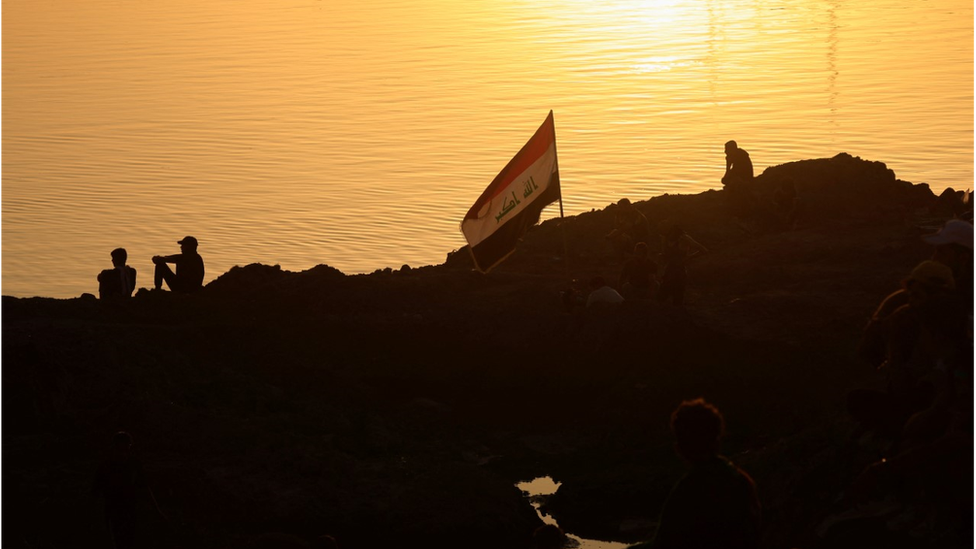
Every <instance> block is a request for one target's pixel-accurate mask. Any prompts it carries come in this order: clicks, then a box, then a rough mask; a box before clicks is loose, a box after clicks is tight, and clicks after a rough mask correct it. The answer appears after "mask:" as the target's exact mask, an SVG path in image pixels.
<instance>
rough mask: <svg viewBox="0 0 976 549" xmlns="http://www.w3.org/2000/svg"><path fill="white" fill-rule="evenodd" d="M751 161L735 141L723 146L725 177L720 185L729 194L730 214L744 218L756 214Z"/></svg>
mask: <svg viewBox="0 0 976 549" xmlns="http://www.w3.org/2000/svg"><path fill="white" fill-rule="evenodd" d="M753 179H754V177H753V173H752V160H751V159H750V158H749V153H747V152H746V151H745V150H744V149H740V148H739V146H738V145H737V144H736V142H735V141H729V142H728V143H726V144H725V175H723V176H722V185H723V186H724V187H725V190H726V191H727V192H728V193H729V194H728V196H729V202H730V204H731V206H732V213H733V215H736V216H738V217H742V218H746V217H750V216H752V214H754V213H755V212H756V208H757V199H756V195H755V193H754V189H753V188H752V187H753V184H752V183H753Z"/></svg>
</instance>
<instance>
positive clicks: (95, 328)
mask: <svg viewBox="0 0 976 549" xmlns="http://www.w3.org/2000/svg"><path fill="white" fill-rule="evenodd" d="M789 179H792V180H793V182H794V183H795V186H796V189H797V191H798V196H799V202H798V204H799V206H800V209H799V214H798V217H797V219H796V222H795V223H793V222H792V221H789V220H786V218H785V216H784V214H783V212H781V211H777V209H776V207H775V206H774V205H773V199H774V196H775V193H776V190H777V189H778V188H779V187H780V185H781V184H782V183H783V182H784V181H786V180H789ZM755 190H756V193H757V195H758V196H759V197H760V206H759V207H758V209H757V210H756V212H755V213H754V214H753V215H750V216H746V217H742V216H739V217H734V216H733V215H732V211H731V210H730V204H729V199H728V198H729V197H728V196H727V191H708V192H704V193H701V194H697V195H665V196H659V197H654V198H651V199H649V200H641V197H630V198H631V200H632V201H634V203H635V205H636V206H637V208H638V209H639V210H640V211H642V212H643V213H644V214H645V215H646V216H647V217H648V218H649V219H650V220H651V222H652V224H654V225H655V226H658V225H659V224H661V223H665V224H667V223H678V224H680V225H681V226H682V227H683V228H684V229H685V230H686V231H687V232H688V233H689V234H690V235H692V236H693V237H694V238H695V239H696V240H697V241H699V242H700V243H702V244H703V245H704V246H706V247H707V248H708V249H709V253H707V254H705V255H703V256H700V257H697V258H695V259H694V261H693V262H692V263H691V265H690V266H689V289H688V293H687V297H686V306H685V307H684V308H683V309H679V308H675V307H671V306H664V305H659V304H656V303H630V302H627V303H624V304H623V305H622V306H620V307H619V308H617V309H614V310H607V311H587V310H585V309H581V308H575V309H571V308H569V307H568V306H567V305H566V303H565V302H564V299H563V292H565V291H566V290H568V289H569V288H572V287H577V288H582V283H583V281H586V280H588V279H590V278H591V277H593V276H596V275H599V276H603V277H605V278H606V279H607V280H609V281H611V282H613V281H616V280H617V276H618V275H619V271H620V268H621V263H620V261H621V258H620V257H618V256H616V255H615V254H614V253H613V251H612V250H611V249H610V248H609V247H608V244H607V240H606V239H605V235H606V234H607V233H608V232H609V231H610V230H611V229H612V226H613V217H614V213H615V209H616V208H617V206H615V205H609V206H608V207H607V208H605V209H603V210H600V211H591V212H587V213H583V214H580V215H577V216H573V217H568V218H565V219H554V220H549V221H547V222H545V223H542V224H541V225H538V226H536V227H534V228H533V229H532V230H530V232H529V233H528V234H527V235H526V237H525V239H524V241H523V242H522V244H521V245H520V246H519V248H518V250H517V251H516V252H515V254H513V255H512V256H511V257H510V258H509V259H508V260H507V261H506V262H505V263H503V264H502V265H501V266H500V267H499V268H497V269H496V270H494V271H492V272H491V273H490V274H488V275H484V274H480V273H477V272H475V271H473V270H472V265H471V262H470V259H469V257H468V254H467V251H466V250H460V251H458V252H455V253H452V254H449V256H448V257H447V259H446V261H445V263H444V264H442V265H436V266H428V267H421V268H410V267H407V266H404V267H403V268H401V269H397V270H390V269H387V270H383V271H377V272H375V273H372V274H369V275H356V276H346V275H344V274H343V273H341V272H339V271H337V270H335V269H333V268H331V267H328V266H327V265H320V266H318V267H316V268H313V269H310V270H308V271H304V272H288V271H283V270H281V269H280V268H278V267H276V266H266V265H257V264H255V265H247V266H243V267H235V268H233V269H231V270H230V271H229V272H227V273H225V274H224V275H222V276H220V277H219V278H217V279H216V280H214V281H213V282H211V283H210V284H208V285H207V286H206V287H205V288H204V290H203V291H202V292H200V293H199V294H196V295H192V296H185V295H177V294H172V293H169V292H156V291H140V292H139V293H138V294H137V295H136V296H134V297H133V298H132V299H130V300H128V301H126V302H124V303H108V302H100V301H98V300H96V299H94V298H93V297H91V296H83V297H80V298H77V299H68V300H55V299H44V298H31V299H15V298H10V297H4V298H3V303H2V305H3V309H2V311H3V346H2V353H3V356H2V358H3V378H2V383H3V399H4V411H5V414H4V421H3V434H2V439H3V467H4V468H3V477H4V478H3V480H4V487H3V498H4V503H6V505H5V506H4V511H3V518H4V528H3V540H4V545H5V546H7V547H89V546H92V547H95V546H105V543H106V541H105V540H106V539H107V538H106V535H107V534H106V532H105V530H104V526H103V525H102V522H101V514H100V505H101V502H100V500H98V499H97V498H95V497H94V496H93V495H92V494H91V493H90V489H91V483H92V479H93V475H94V472H95V469H96V468H97V466H98V463H99V461H100V460H101V459H102V458H103V457H104V455H105V451H106V448H107V446H108V444H109V441H110V439H111V435H112V434H113V433H114V432H115V431H117V430H119V429H125V430H127V431H129V432H131V433H132V435H133V437H134V439H135V448H136V449H137V451H138V454H139V456H140V458H141V460H142V462H143V463H144V466H145V469H146V472H147V475H148V478H149V482H150V485H151V487H152V489H153V492H154V494H155V497H156V499H157V501H158V504H159V507H160V508H161V509H162V510H163V512H164V513H165V514H166V515H167V517H168V521H167V520H163V519H162V518H160V517H159V516H158V515H156V514H155V512H154V511H153V510H152V508H151V504H148V503H147V506H146V507H145V509H142V513H141V515H142V517H143V518H142V524H141V529H142V535H141V538H140V539H141V543H140V546H143V547H168V548H172V547H255V546H258V545H259V540H260V539H262V538H261V535H262V534H266V533H269V532H283V533H287V534H291V535H294V536H296V537H298V538H302V539H304V540H312V539H313V538H314V537H315V536H316V535H319V534H331V535H333V536H335V537H336V538H337V539H338V540H339V545H340V547H342V548H343V549H355V548H372V547H386V546H393V545H394V544H397V546H409V547H429V548H438V547H445V548H446V547H461V546H463V547H468V548H475V549H477V548H486V549H487V548H492V549H496V548H497V549H501V548H510V549H518V548H520V547H528V546H530V543H531V533H532V531H533V529H534V528H535V527H537V526H538V525H540V524H541V522H540V520H539V518H538V517H537V515H536V513H535V511H534V510H533V509H532V507H531V506H530V505H529V502H528V501H527V500H526V498H524V497H523V496H522V494H521V493H520V491H519V490H518V489H517V488H516V487H515V484H516V482H518V481H520V480H527V479H530V478H533V477H536V476H543V475H550V476H552V477H554V478H555V479H556V480H558V481H560V482H562V487H561V488H560V490H559V492H558V493H557V494H556V496H554V497H552V498H551V499H550V500H549V501H548V503H547V508H548V509H549V511H550V512H551V513H553V514H554V516H556V517H557V518H558V520H559V521H560V524H561V525H562V526H563V527H564V528H565V529H567V530H569V531H571V532H573V533H576V534H578V535H581V536H584V537H594V538H602V539H615V540H620V541H631V540H636V539H641V538H642V537H644V536H646V535H647V534H648V533H649V532H650V531H651V530H652V528H653V523H652V521H653V519H654V517H655V516H656V513H657V512H658V511H659V509H660V506H661V503H662V502H663V498H664V497H665V496H666V494H667V490H668V489H669V487H670V486H671V484H672V483H673V482H674V481H675V480H676V479H677V478H678V476H679V475H680V474H681V464H680V463H679V462H678V460H677V458H676V457H674V455H673V453H672V451H671V441H670V439H669V433H668V425H667V421H668V414H669V413H670V411H671V410H672V409H673V408H674V407H675V406H676V405H677V404H678V403H679V402H680V401H681V400H683V399H686V398H692V397H698V396H703V397H705V398H706V399H708V400H709V401H711V402H714V403H715V404H716V405H718V406H719V407H720V408H721V409H722V410H723V412H724V413H725V416H726V420H727V423H728V436H727V439H726V442H725V448H724V449H725V453H726V454H728V455H730V456H732V457H733V459H735V461H736V462H737V463H739V464H740V465H741V466H742V467H743V468H744V469H746V470H747V471H749V472H750V474H752V476H753V477H754V478H755V480H756V481H757V484H758V486H759V491H760V496H761V498H762V500H763V504H764V506H765V513H766V515H765V516H766V531H765V533H764V539H765V544H766V545H767V546H768V547H783V548H787V547H793V546H796V545H798V544H799V543H801V542H802V541H803V539H805V538H804V536H807V535H809V531H810V529H811V528H812V525H813V523H814V520H815V518H816V517H817V516H818V513H821V512H823V511H824V509H826V507H827V506H828V505H829V503H830V501H831V498H832V497H833V496H836V494H837V491H839V490H840V489H842V488H843V486H844V483H845V482H847V481H849V480H850V475H851V474H853V473H852V472H851V471H848V470H844V469H843V468H839V467H832V466H829V464H830V463H831V462H830V456H832V455H833V452H835V451H836V449H837V448H838V445H839V444H841V443H842V442H843V440H844V438H845V437H846V436H847V434H848V433H849V429H850V427H851V424H850V421H849V420H848V418H847V416H846V414H845V409H844V398H845V395H846V392H847V391H848V390H849V389H851V388H854V387H859V386H867V385H871V384H874V383H876V382H877V381H878V380H876V379H875V377H874V376H875V373H874V372H872V371H870V370H869V369H868V368H867V367H866V366H864V365H862V364H861V363H859V362H858V361H857V359H856V358H855V356H854V348H855V345H856V342H857V340H858V337H859V334H860V330H861V328H862V327H863V325H864V323H865V321H866V319H867V318H868V316H869V315H870V313H871V312H872V310H873V308H874V307H875V305H876V304H877V303H878V302H879V301H880V300H881V299H882V298H883V297H884V296H885V295H886V294H887V293H888V292H890V291H892V290H893V289H895V288H897V287H898V284H899V281H900V280H901V279H902V278H904V277H905V276H906V275H907V274H908V273H909V272H910V271H911V269H912V267H913V266H914V265H915V264H917V263H918V262H919V261H920V260H922V259H925V258H926V257H927V256H928V255H930V253H931V250H930V249H929V248H928V247H927V246H926V245H925V244H924V243H922V242H921V240H920V239H919V236H920V235H921V234H924V233H926V232H932V231H933V230H935V229H937V228H938V227H939V226H940V225H941V223H942V221H944V219H945V218H947V217H949V216H950V215H951V212H949V211H947V210H944V209H940V208H941V204H942V203H941V202H940V200H939V199H938V198H937V197H936V196H934V195H933V193H932V192H931V191H930V190H929V189H928V188H927V187H926V186H924V185H913V184H911V183H908V182H904V181H900V180H898V179H897V178H896V177H895V175H894V173H893V172H892V171H891V170H888V169H887V168H886V167H885V165H884V164H881V163H878V162H868V161H864V160H861V159H859V158H856V157H852V156H850V155H847V154H840V155H838V156H836V157H834V158H830V159H817V160H804V161H799V162H794V163H790V164H785V165H782V166H776V167H772V168H769V169H767V170H766V171H765V172H764V173H763V174H761V175H760V176H759V177H758V178H757V180H756V189H755Z"/></svg>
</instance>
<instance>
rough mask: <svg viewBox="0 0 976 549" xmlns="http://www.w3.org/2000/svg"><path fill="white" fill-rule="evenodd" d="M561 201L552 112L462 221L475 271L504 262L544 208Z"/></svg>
mask: <svg viewBox="0 0 976 549" xmlns="http://www.w3.org/2000/svg"><path fill="white" fill-rule="evenodd" d="M559 198H560V194H559V166H558V164H557V162H556V127H555V126H554V125H553V122H552V111H549V116H547V117H546V121H545V122H543V123H542V125H541V126H539V129H538V130H536V132H535V135H533V136H532V139H529V142H528V143H526V144H525V146H524V147H522V150H520V151H519V152H518V154H516V155H515V157H514V158H512V160H510V161H509V162H508V164H507V165H506V166H505V167H504V168H503V169H502V171H501V172H499V173H498V175H497V176H495V179H494V181H492V182H491V185H488V188H487V189H485V192H483V193H481V196H479V197H478V200H477V201H476V202H475V203H474V206H471V209H470V210H468V213H467V214H465V216H464V220H463V221H461V232H462V233H464V238H465V239H466V240H467V241H468V247H469V249H470V250H471V257H472V258H473V259H474V264H475V267H477V268H478V270H479V271H481V272H483V273H487V272H488V271H490V270H491V269H492V268H493V267H495V266H496V265H498V264H499V263H501V262H502V261H504V260H505V258H506V257H508V256H509V255H510V254H511V253H512V252H514V251H515V244H516V243H517V242H518V241H519V240H521V238H522V235H524V234H525V231H527V230H529V227H531V226H532V225H535V224H536V223H537V222H538V221H539V215H540V214H541V213H542V209H543V208H545V207H546V206H548V205H549V204H552V203H553V202H555V201H556V200H558V199H559Z"/></svg>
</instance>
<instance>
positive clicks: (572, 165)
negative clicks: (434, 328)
mask: <svg viewBox="0 0 976 549" xmlns="http://www.w3.org/2000/svg"><path fill="white" fill-rule="evenodd" d="M2 21H3V65H2V66H3V103H2V104H3V186H2V191H3V193H2V196H3V212H2V213H3V216H2V219H3V248H2V252H3V257H2V259H3V277H2V292H3V294H5V295H15V296H33V295H43V296H52V297H71V296H77V295H79V294H81V293H82V292H93V293H94V292H95V291H96V289H97V285H96V283H95V275H96V274H97V272H98V271H99V270H100V269H103V268H108V267H109V266H110V259H109V252H110V251H111V249H112V248H115V247H117V246H124V247H126V248H127V249H128V251H129V258H130V259H129V263H130V264H131V265H133V266H134V267H135V268H136V269H138V270H139V276H140V280H139V282H140V284H139V285H140V286H146V285H149V284H151V280H150V279H151V274H152V273H151V271H152V264H151V262H150V261H149V258H150V257H151V256H152V255H154V254H168V253H176V252H177V251H178V246H177V244H176V241H177V240H179V239H180V238H181V237H183V236H185V235H187V234H192V235H194V236H196V237H197V238H198V239H199V240H200V251H201V254H202V255H203V256H204V258H205V260H206V262H207V269H208V274H207V278H206V280H207V281H209V280H212V279H213V278H215V277H216V276H218V275H220V274H222V273H224V272H226V271H227V270H228V269H230V268H231V267H232V266H234V265H246V264H248V263H253V262H261V263H265V264H280V265H281V266H282V268H285V269H289V270H303V269H307V268H310V267H312V266H314V265H317V264H320V263H326V264H329V265H332V266H334V267H337V268H339V269H340V270H342V271H344V272H346V273H362V272H370V271H373V270H375V269H378V268H383V267H387V266H393V267H399V266H400V265H402V264H405V263H406V264H410V265H413V266H420V265H427V264H437V263H440V262H442V261H443V260H444V258H445V256H446V254H447V252H449V251H451V250H453V249H456V248H459V247H461V246H463V245H464V240H463V237H462V235H461V233H460V231H459V229H458V224H459V222H460V219H461V217H462V216H463V215H464V212H465V211H466V210H467V208H468V207H470V205H471V204H472V203H473V201H474V200H475V198H477V196H478V195H479V194H480V192H481V191H482V189H483V188H484V187H485V186H486V185H487V184H488V183H489V182H490V181H491V179H492V178H493V177H494V176H495V174H496V173H497V172H498V170H499V169H501V168H502V167H503V166H504V164H505V163H506V162H507V161H508V160H509V158H510V157H511V156H512V155H513V154H514V153H515V152H516V151H517V150H518V149H519V147H521V145H522V144H523V143H524V141H525V140H526V139H528V137H529V136H530V135H531V134H532V132H533V131H534V130H535V129H536V128H537V127H538V125H539V124H541V123H542V121H543V119H544V118H545V116H546V114H547V113H548V112H549V110H550V109H552V110H553V111H554V112H555V121H556V135H557V142H558V151H559V160H560V175H561V179H562V184H563V193H564V206H565V211H566V213H567V215H569V214H574V213H579V212H582V211H588V210H590V209H591V208H601V207H603V206H605V205H607V204H608V203H610V202H612V201H615V200H617V199H618V198H620V197H622V196H628V197H630V198H631V199H638V200H639V199H646V198H649V197H651V196H655V195H659V194H662V193H668V192H670V193H675V192H681V193H695V192H700V191H702V190H705V189H709V188H715V187H718V186H720V184H719V183H718V180H719V178H720V177H721V175H722V172H723V170H724V156H723V151H722V144H723V143H724V142H725V141H726V140H728V139H730V138H732V139H737V140H738V141H739V143H740V145H741V146H743V147H744V148H745V149H747V150H748V151H750V153H751V154H752V158H753V162H754V163H755V165H756V169H757V172H760V171H762V170H763V169H764V168H766V167H768V166H771V165H776V164H780V163H783V162H788V161H793V160H800V159H805V158H818V157H828V156H833V155H834V154H836V153H838V152H841V151H846V152H849V153H851V154H854V155H855V156H860V157H862V158H866V159H870V160H879V161H882V162H885V163H887V164H888V166H889V167H890V168H892V169H894V170H895V173H896V174H897V176H898V177H900V178H902V179H906V180H909V181H913V182H922V181H925V182H928V183H930V184H931V185H932V187H933V188H934V189H936V190H941V189H943V188H945V187H947V186H952V187H956V188H968V187H971V186H972V182H973V3H972V2H971V1H970V0H937V1H911V2H908V1H904V0H859V1H858V2H850V1H841V0H657V1H654V0H652V1H644V2H638V1H623V0H601V1H600V2H593V1H591V0H562V1H556V0H521V1H518V0H466V1H465V2H456V1H448V0H412V1H406V0H404V1H400V2H392V1H383V0H356V1H352V0H245V1H241V0H233V1H231V0H207V1H206V2H199V1H197V0H193V1H190V0H169V1H167V2H141V1H135V0H86V1H84V2H73V1H68V0H43V1H38V0H31V1H27V0H5V1H4V3H3V19H2ZM557 214H558V208H557V207H550V209H549V210H547V213H546V214H544V215H547V216H552V215H557Z"/></svg>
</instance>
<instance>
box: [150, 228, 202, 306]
mask: <svg viewBox="0 0 976 549" xmlns="http://www.w3.org/2000/svg"><path fill="white" fill-rule="evenodd" d="M177 244H179V245H180V252H181V253H178V254H174V255H166V256H160V255H155V256H153V258H152V262H153V263H154V264H155V265H156V269H155V272H154V273H153V282H154V283H155V287H156V289H157V290H160V289H162V287H163V281H166V284H167V285H168V286H169V289H170V290H172V291H174V292H180V293H192V292H196V291H198V290H199V289H200V288H202V287H203V272H204V270H203V258H202V257H200V254H198V253H197V239H196V238H194V237H192V236H188V237H186V238H184V239H183V240H180V241H179V242H177ZM168 263H174V264H175V265H176V272H173V270H172V269H170V268H169V265H168Z"/></svg>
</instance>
